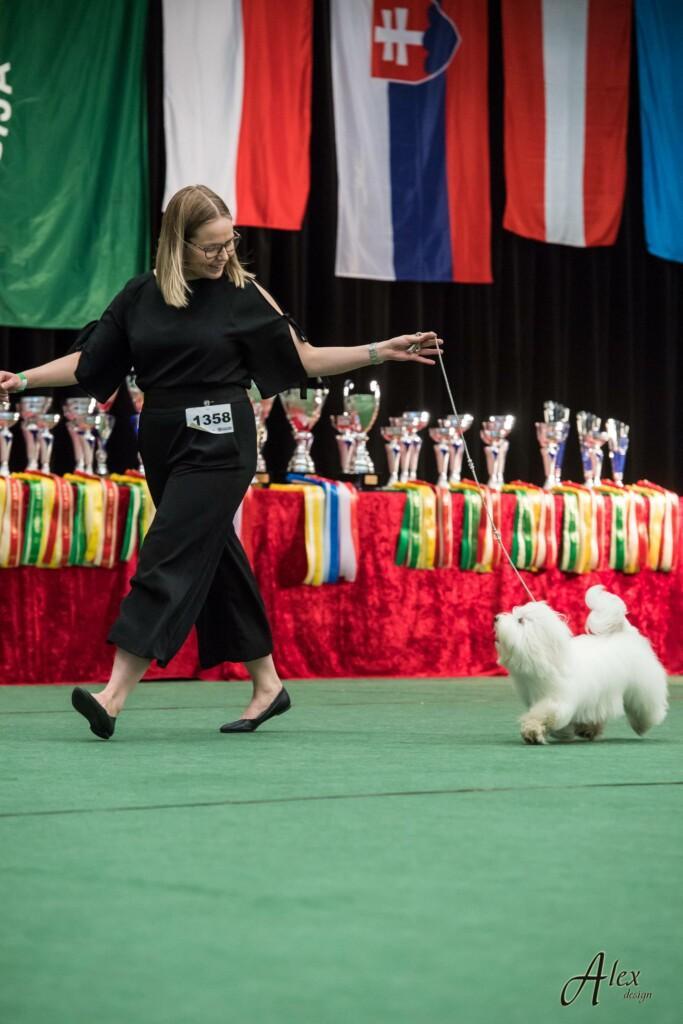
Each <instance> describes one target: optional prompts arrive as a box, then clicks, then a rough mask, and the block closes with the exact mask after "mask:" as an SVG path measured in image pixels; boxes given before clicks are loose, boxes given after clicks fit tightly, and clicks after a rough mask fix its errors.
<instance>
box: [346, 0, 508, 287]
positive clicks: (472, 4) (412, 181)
mask: <svg viewBox="0 0 683 1024" xmlns="http://www.w3.org/2000/svg"><path fill="white" fill-rule="evenodd" d="M487 37H488V22H487V4H486V3H482V2H481V0H441V2H437V0H332V79H333V88H334V116H335V136H336V144H337V169H338V180H339V191H338V226H337V256H336V273H337V275H338V276H339V277H362V278H375V279H377V280H382V281H392V280H396V281H461V282H477V283H488V282H490V281H491V260H490V198H489V150H488V91H487V71H488V52H487V45H488V44H487Z"/></svg>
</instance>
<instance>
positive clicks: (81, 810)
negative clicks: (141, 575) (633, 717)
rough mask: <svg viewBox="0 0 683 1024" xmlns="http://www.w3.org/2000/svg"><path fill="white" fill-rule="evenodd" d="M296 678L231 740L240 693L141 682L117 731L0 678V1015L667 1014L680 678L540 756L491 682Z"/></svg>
mask: <svg viewBox="0 0 683 1024" xmlns="http://www.w3.org/2000/svg"><path fill="white" fill-rule="evenodd" d="M287 685H288V689H289V691H290V694H291V696H292V700H293V703H294V708H293V710H292V711H291V712H290V713H289V714H288V715H286V716H284V717H283V718H279V719H275V720H273V721H272V722H269V723H268V724H267V725H266V726H265V727H264V728H263V729H262V730H261V731H259V732H257V733H255V734H253V735H237V736H235V735H233V736H223V735H220V734H219V732H218V726H219V725H220V724H221V723H222V722H224V721H228V720H230V719H231V718H235V717H238V716H239V711H240V710H241V708H242V707H243V706H244V703H245V700H246V695H247V686H246V685H245V684H241V683H201V682H200V683H169V682H166V683H158V682H156V683H149V684H144V685H143V686H141V687H140V688H139V689H138V691H137V692H136V694H135V695H134V697H133V698H132V700H131V701H130V703H129V706H128V708H127V710H126V712H125V713H124V715H123V716H122V718H121V720H120V721H119V723H118V726H117V732H116V736H115V738H114V739H113V740H111V741H109V742H108V743H105V742H102V741H99V740H96V739H95V738H93V737H92V736H91V734H90V733H89V732H88V729H87V724H86V723H85V721H84V720H83V719H81V718H80V717H79V716H77V715H76V714H75V713H74V712H73V711H72V710H71V708H70V705H69V692H70V691H69V689H68V688H67V687H58V686H45V687H4V688H0V941H1V948H0V1021H1V1022H2V1024H82V1022H83V1024H85V1022H94V1024H180V1022H183V1024H185V1022H188V1024H229V1022H236V1024H385V1022H386V1024H454V1022H465V1024H497V1022H506V1024H507V1022H515V1024H516V1022H537V1021H543V1022H544V1024H545V1022H554V1021H569V1020H573V1021H581V1022H582V1021H588V1020H590V1021H594V1022H598V1024H604V1022H612V1021H614V1022H617V1021H618V1022H622V1021H634V1020H638V1021H656V1022H657V1024H668V1022H672V1024H673V1022H676V1024H677V1022H678V1021H679V1020H680V1019H681V1004H682V1002H683V978H682V977H681V970H680V963H681V960H680V940H681V903H682V901H681V881H680V875H681V870H680V869H681V832H682V826H681V822H682V815H681V802H682V797H683V763H682V757H681V754H682V747H683V683H682V682H681V681H680V680H678V681H672V686H671V711H670V714H669V717H668V719H667V721H666V722H665V723H664V725H663V726H661V727H660V728H658V729H656V730H654V731H653V733H652V734H651V735H650V736H648V737H646V738H645V739H644V740H640V739H638V738H637V737H635V736H634V734H633V733H631V731H630V730H629V728H628V725H627V724H626V722H625V721H621V722H617V723H612V724H611V725H610V726H609V727H608V730H607V733H606V736H605V738H604V739H603V740H601V741H599V742H597V743H594V744H588V743H583V742H582V743H578V742H577V743H573V744H567V745H553V746H549V747H527V746H525V745H524V744H522V742H521V741H520V739H519V735H518V731H517V725H516V719H517V716H518V715H519V713H520V710H521V709H520V708H519V706H518V704H517V701H516V699H515V697H514V695H513V693H512V692H511V689H510V686H509V683H507V682H506V681H505V680H502V679H479V680H454V681H446V680H395V681H389V680H373V681H364V680H330V681H325V680H316V681H306V682H291V683H288V684H287ZM601 951H602V952H604V954H605V971H604V973H606V974H607V975H608V977H607V979H606V980H604V981H603V982H601V983H600V985H599V989H598V998H599V1004H598V1005H597V1006H592V1005H591V998H592V995H593V992H594V990H595V984H594V982H588V983H587V984H586V985H585V987H584V988H583V990H582V991H581V993H580V994H579V995H578V997H577V998H576V1000H575V1002H574V1003H573V1004H572V1005H571V1006H569V1007H566V1008H564V1007H562V1006H561V1005H560V992H561V990H562V988H563V985H564V984H565V982H566V981H568V979H570V978H572V977H575V976H578V975H580V974H584V973H586V970H587V968H588V965H589V964H590V963H591V961H592V960H593V958H594V957H595V955H596V954H597V953H599V952H601ZM615 960H618V961H619V963H618V965H617V968H616V971H615V972H614V980H615V981H616V979H617V978H618V977H619V976H620V973H621V972H622V971H623V972H627V973H626V974H624V975H622V976H621V978H620V980H621V982H622V984H621V985H620V986H617V985H616V984H612V985H611V986H610V985H609V980H610V977H609V976H610V974H611V971H612V965H613V963H614V961H615ZM631 972H639V974H638V975H637V982H638V986H637V987H634V986H633V984H631V985H630V986H626V984H625V983H626V982H629V981H630V982H632V980H633V979H632V976H631ZM577 985H578V983H577V982H574V983H573V985H572V986H570V990H569V995H570V996H571V995H573V994H574V992H575V991H576V988H577ZM634 996H635V997H636V998H633V997H634Z"/></svg>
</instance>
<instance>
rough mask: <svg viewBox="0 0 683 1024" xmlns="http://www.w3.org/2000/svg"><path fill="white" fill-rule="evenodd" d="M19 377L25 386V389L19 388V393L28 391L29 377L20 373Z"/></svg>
mask: <svg viewBox="0 0 683 1024" xmlns="http://www.w3.org/2000/svg"><path fill="white" fill-rule="evenodd" d="M17 377H18V378H19V380H20V381H22V382H23V385H24V386H23V388H18V389H17V390H18V391H26V388H27V387H28V377H27V376H26V374H25V373H18V374H17Z"/></svg>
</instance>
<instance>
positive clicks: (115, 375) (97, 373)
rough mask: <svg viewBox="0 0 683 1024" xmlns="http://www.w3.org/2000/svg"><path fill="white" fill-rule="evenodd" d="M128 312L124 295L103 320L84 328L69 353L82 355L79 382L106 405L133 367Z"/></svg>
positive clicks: (105, 313)
mask: <svg viewBox="0 0 683 1024" xmlns="http://www.w3.org/2000/svg"><path fill="white" fill-rule="evenodd" d="M124 311H125V298H124V294H123V292H121V293H119V295H117V296H116V298H115V299H114V300H113V302H112V303H111V305H110V306H109V307H108V308H107V309H106V310H105V311H104V313H103V314H102V316H101V318H100V319H99V320H94V321H93V322H92V323H89V324H88V325H87V326H86V327H84V328H83V330H82V331H81V333H80V334H79V335H78V337H77V338H76V340H75V341H74V343H73V344H72V346H71V348H70V349H69V352H80V353H81V358H80V359H79V361H78V366H77V367H76V380H77V381H78V383H79V384H80V385H81V387H82V388H84V389H85V390H86V391H87V392H88V394H89V395H93V396H94V397H95V398H96V399H97V400H98V402H106V401H107V399H108V398H110V397H111V395H113V394H114V392H115V391H116V389H117V387H118V386H119V385H120V384H121V382H122V381H123V379H124V377H125V376H126V374H127V373H129V372H130V370H131V367H132V365H133V358H132V355H131V351H130V345H129V343H128V336H127V333H126V329H125V325H124V324H125V317H124Z"/></svg>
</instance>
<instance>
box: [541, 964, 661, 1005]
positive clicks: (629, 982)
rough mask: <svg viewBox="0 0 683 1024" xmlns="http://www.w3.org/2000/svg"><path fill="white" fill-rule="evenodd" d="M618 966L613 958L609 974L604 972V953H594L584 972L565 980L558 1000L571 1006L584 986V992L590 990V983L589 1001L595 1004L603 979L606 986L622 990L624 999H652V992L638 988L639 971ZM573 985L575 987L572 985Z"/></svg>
mask: <svg viewBox="0 0 683 1024" xmlns="http://www.w3.org/2000/svg"><path fill="white" fill-rule="evenodd" d="M618 966H619V961H618V960H615V961H614V963H613V964H612V970H611V971H610V972H609V974H607V973H604V972H605V954H604V952H600V953H596V954H595V956H594V957H593V959H592V960H591V962H590V963H589V965H588V967H587V968H586V970H585V973H584V974H576V975H575V976H574V977H573V978H570V979H569V980H568V981H565V983H564V985H563V987H562V991H561V993H560V1002H561V1003H562V1005H563V1006H571V1004H572V1003H573V1002H574V1001H575V1000H576V999H578V997H579V996H580V995H581V993H582V991H583V989H584V987H585V986H588V989H587V993H586V994H588V993H589V992H590V989H591V984H592V989H593V993H592V1000H591V1002H592V1005H593V1006H597V1005H598V1003H599V1002H600V999H599V995H600V986H601V985H602V984H603V983H604V982H605V981H607V986H606V987H607V988H611V987H615V988H617V989H621V990H623V993H624V999H635V1000H637V1001H638V1002H645V1001H646V1000H648V999H652V992H643V991H641V990H640V984H639V978H640V971H632V970H629V971H619V970H618ZM608 978H609V981H608ZM574 985H575V986H576V987H574ZM636 990H637V991H636Z"/></svg>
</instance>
